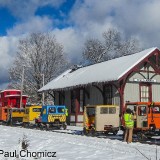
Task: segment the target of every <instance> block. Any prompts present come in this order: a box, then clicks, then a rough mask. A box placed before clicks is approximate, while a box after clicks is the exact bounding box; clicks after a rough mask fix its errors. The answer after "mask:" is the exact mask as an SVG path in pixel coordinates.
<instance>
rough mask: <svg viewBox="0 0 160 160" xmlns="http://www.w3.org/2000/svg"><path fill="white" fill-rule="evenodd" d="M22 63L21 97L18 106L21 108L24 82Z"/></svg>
mask: <svg viewBox="0 0 160 160" xmlns="http://www.w3.org/2000/svg"><path fill="white" fill-rule="evenodd" d="M24 67H25V66H24V65H23V68H22V79H21V97H20V108H22V106H23V105H22V95H23V83H24Z"/></svg>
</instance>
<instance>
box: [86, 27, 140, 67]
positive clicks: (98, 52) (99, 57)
mask: <svg viewBox="0 0 160 160" xmlns="http://www.w3.org/2000/svg"><path fill="white" fill-rule="evenodd" d="M102 36H103V38H104V41H103V42H101V41H100V40H98V39H88V40H86V43H85V46H84V52H83V60H84V61H89V62H90V63H91V64H94V63H98V62H102V61H106V60H109V59H113V58H117V57H121V56H124V55H128V54H133V53H136V52H138V51H141V50H142V49H141V48H140V45H139V42H138V40H137V39H135V38H133V37H131V38H129V39H127V40H124V38H123V35H122V34H121V33H120V32H119V31H118V30H116V29H115V28H110V29H108V30H107V31H106V32H104V33H103V34H102Z"/></svg>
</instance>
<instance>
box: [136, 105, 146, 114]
mask: <svg viewBox="0 0 160 160" xmlns="http://www.w3.org/2000/svg"><path fill="white" fill-rule="evenodd" d="M146 114H147V107H146V106H138V115H139V116H145V115H146Z"/></svg>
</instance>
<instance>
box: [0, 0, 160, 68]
mask: <svg viewBox="0 0 160 160" xmlns="http://www.w3.org/2000/svg"><path fill="white" fill-rule="evenodd" d="M20 1H21V0H15V1H14V3H13V4H12V3H11V0H4V1H3V0H1V1H0V5H1V6H7V7H8V8H9V9H10V10H11V12H12V13H13V14H14V15H15V16H18V17H19V18H21V19H23V21H21V22H19V23H17V24H16V25H15V26H14V27H13V28H11V29H8V31H7V33H8V35H9V36H10V37H8V38H7V37H2V38H1V39H0V41H1V43H0V48H1V50H0V56H1V57H2V58H1V59H0V63H1V60H2V59H3V61H2V63H1V65H2V66H7V64H10V62H9V61H10V60H12V57H11V56H10V55H11V54H12V53H13V52H12V50H14V47H15V44H16V39H18V38H13V37H12V38H11V36H17V35H18V36H20V35H21V34H25V33H28V32H35V31H36V32H37V31H41V32H46V31H52V32H53V33H54V34H55V35H56V38H57V40H58V42H60V43H62V44H63V46H64V51H65V53H66V54H67V56H69V58H70V59H72V60H75V61H76V62H77V63H78V62H79V60H80V58H81V53H82V52H83V44H84V42H85V40H86V39H87V38H102V33H103V32H104V31H105V30H106V29H107V28H110V27H116V28H118V29H119V30H120V31H122V32H123V33H124V35H125V36H126V37H130V36H136V37H138V39H140V40H141V44H142V45H143V48H149V47H152V46H158V47H160V43H159V42H160V27H159V26H160V21H159V18H160V17H159V15H160V9H159V6H160V1H159V0H147V1H146V0H134V1H128V0H114V1H111V0H101V1H98V0H85V1H81V0H77V1H76V3H75V5H74V6H73V8H72V10H71V11H70V14H69V16H68V17H66V16H64V17H66V19H65V22H68V25H70V24H71V25H70V26H69V27H66V28H63V29H57V28H54V24H55V23H57V20H54V19H51V18H49V17H47V16H44V17H40V16H35V15H34V14H35V12H36V10H37V8H38V7H42V6H46V5H51V6H53V7H59V6H60V5H62V4H63V3H64V2H65V1H64V0H61V1H59V0H55V1H54V0H46V1H44V0H29V1H27V2H28V3H27V4H26V1H23V2H22V1H21V2H22V4H21V3H19V2H20ZM17 3H18V4H17ZM16 4H17V6H16V7H15V5H16ZM25 6H26V8H24V7H25ZM53 14H54V13H53ZM63 14H64V13H63ZM25 17H26V18H25ZM62 23H63V22H62ZM2 53H5V54H6V55H4V54H2ZM5 59H6V61H5ZM4 62H5V63H4Z"/></svg>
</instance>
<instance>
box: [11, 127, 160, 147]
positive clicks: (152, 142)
mask: <svg viewBox="0 0 160 160" xmlns="http://www.w3.org/2000/svg"><path fill="white" fill-rule="evenodd" d="M9 127H18V128H23V127H22V126H20V125H18V126H17V125H12V126H9ZM26 129H27V128H26ZM28 129H35V130H41V131H44V130H45V129H40V128H35V127H29V128H28ZM45 131H46V130H45ZM47 131H48V132H55V133H59V134H70V135H78V136H86V135H84V134H83V131H81V130H72V129H66V130H61V129H60V130H54V129H52V130H47ZM87 137H97V138H104V139H106V138H108V139H112V140H120V141H123V135H122V134H120V135H112V134H108V135H106V134H99V135H96V136H92V135H87ZM137 142H139V143H142V144H149V145H158V146H160V137H159V138H156V137H155V138H154V137H153V138H150V139H145V140H141V141H140V140H138V139H137V138H136V137H133V143H137Z"/></svg>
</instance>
